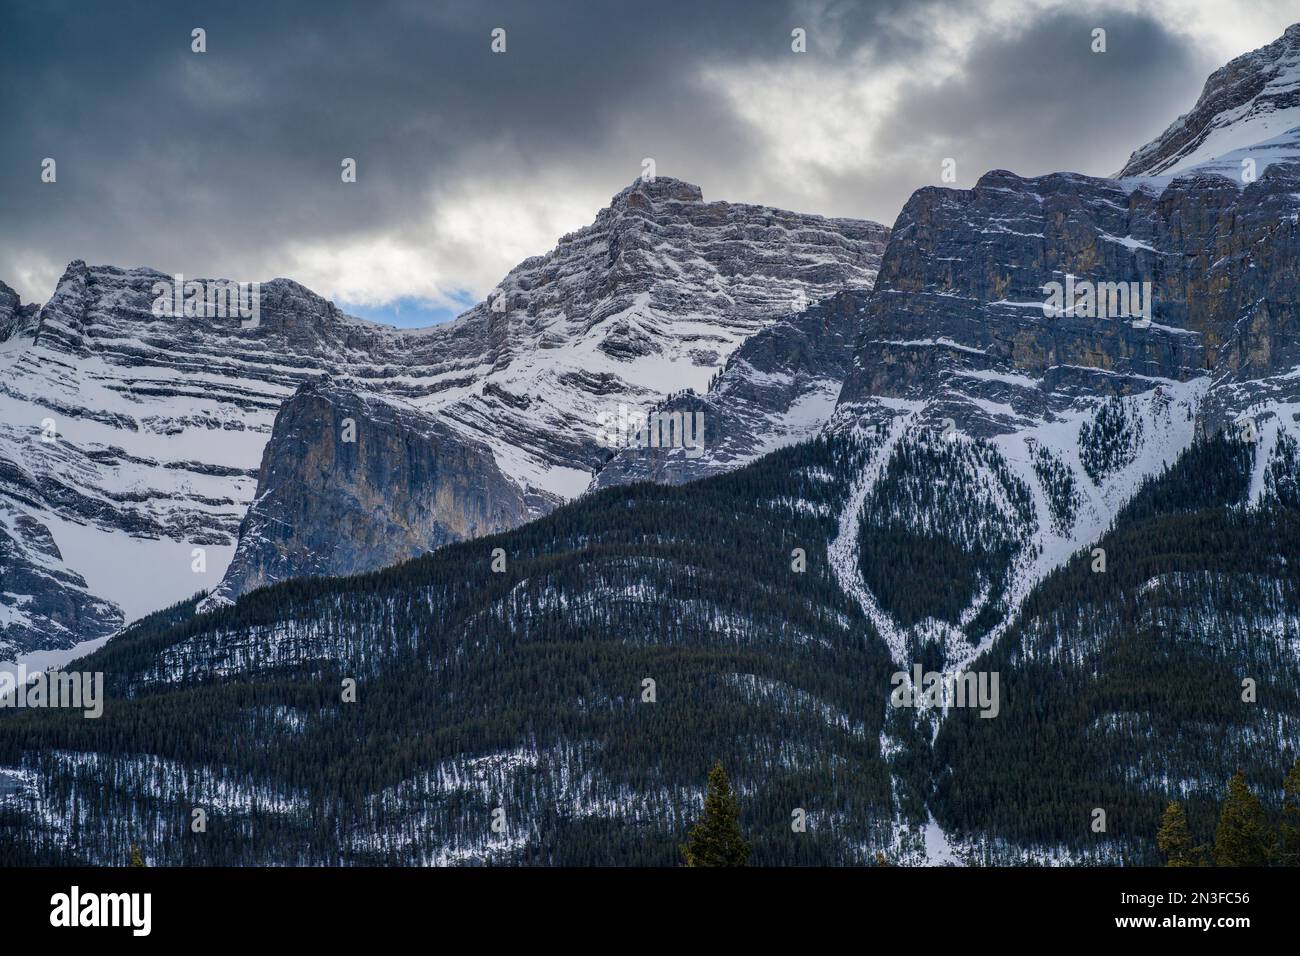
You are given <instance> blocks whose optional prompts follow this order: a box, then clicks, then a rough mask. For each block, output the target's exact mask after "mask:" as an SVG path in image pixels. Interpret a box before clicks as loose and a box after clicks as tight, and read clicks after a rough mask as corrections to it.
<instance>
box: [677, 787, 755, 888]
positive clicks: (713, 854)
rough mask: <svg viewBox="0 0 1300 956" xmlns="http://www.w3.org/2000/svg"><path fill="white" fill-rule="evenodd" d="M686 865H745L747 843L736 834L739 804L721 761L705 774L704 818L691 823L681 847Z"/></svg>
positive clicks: (746, 860)
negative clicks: (691, 826)
mask: <svg viewBox="0 0 1300 956" xmlns="http://www.w3.org/2000/svg"><path fill="white" fill-rule="evenodd" d="M682 857H683V858H684V859H685V861H686V865H687V866H746V865H748V863H749V844H748V843H746V842H745V838H744V837H743V836H741V834H740V805H739V804H738V803H737V802H736V795H735V793H734V792H732V789H731V781H730V780H729V779H727V771H725V770H723V769H722V761H718V762H717V763H715V764H714V765H713V769H712V770H710V771H709V790H708V793H707V794H705V797H704V816H702V817H701V818H700V822H699V823H697V824H695V827H694V829H692V830H691V835H690V836H689V837H688V838H687V840H686V845H685V846H683V847H682Z"/></svg>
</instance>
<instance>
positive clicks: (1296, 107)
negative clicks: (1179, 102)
mask: <svg viewBox="0 0 1300 956" xmlns="http://www.w3.org/2000/svg"><path fill="white" fill-rule="evenodd" d="M1296 127H1300V23H1295V24H1292V25H1291V26H1289V27H1287V29H1286V32H1285V33H1283V34H1282V36H1280V37H1278V39H1276V40H1274V41H1273V42H1272V43H1270V44H1268V45H1267V46H1263V47H1260V48H1259V49H1258V50H1253V51H1251V52H1250V53H1246V54H1243V55H1242V56H1239V57H1237V58H1236V59H1235V60H1233V61H1232V62H1230V63H1228V65H1227V66H1224V67H1222V68H1220V69H1218V70H1215V71H1214V73H1212V74H1211V75H1210V78H1209V79H1208V80H1206V81H1205V88H1204V89H1203V90H1202V91H1201V95H1200V98H1199V99H1197V101H1196V105H1195V106H1193V107H1192V109H1191V112H1188V113H1185V114H1183V115H1182V116H1180V117H1178V119H1176V120H1174V122H1173V123H1172V124H1170V126H1169V128H1168V129H1166V130H1165V131H1164V132H1163V133H1161V134H1160V136H1158V137H1157V138H1156V139H1154V140H1152V141H1151V142H1150V143H1148V144H1147V145H1145V146H1143V147H1141V148H1140V149H1138V150H1136V151H1134V153H1133V154H1132V155H1131V156H1130V157H1129V161H1128V162H1127V163H1126V164H1125V166H1124V168H1123V169H1121V170H1120V171H1119V172H1118V173H1116V174H1115V178H1117V179H1122V178H1127V177H1130V176H1158V175H1167V174H1170V173H1177V172H1179V171H1182V170H1185V169H1189V168H1191V167H1193V166H1197V165H1199V164H1201V163H1204V162H1206V161H1208V160H1211V159H1214V158H1216V157H1219V156H1223V155H1224V154H1226V153H1231V152H1233V151H1234V150H1239V149H1242V148H1243V147H1248V146H1253V145H1255V144H1257V143H1263V142H1265V141H1268V140H1272V139H1274V138H1276V137H1279V136H1282V135H1283V134H1285V133H1288V132H1290V131H1291V130H1294V129H1295V128H1296Z"/></svg>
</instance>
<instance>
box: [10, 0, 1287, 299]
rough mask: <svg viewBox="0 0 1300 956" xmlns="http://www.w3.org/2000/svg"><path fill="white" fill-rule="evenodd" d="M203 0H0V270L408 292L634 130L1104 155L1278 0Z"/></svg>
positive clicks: (1015, 160)
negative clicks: (796, 43)
mask: <svg viewBox="0 0 1300 956" xmlns="http://www.w3.org/2000/svg"><path fill="white" fill-rule="evenodd" d="M211 8H212V11H211V12H209V11H208V10H206V9H205V5H204V4H192V3H185V2H177V0H168V2H155V3H145V2H134V3H133V2H123V0H115V2H95V3H89V2H69V3H57V2H50V0H41V2H27V0H3V3H2V4H0V118H3V123H4V130H3V133H0V280H3V281H5V282H7V283H8V284H9V285H11V286H13V287H14V288H16V289H17V290H18V291H19V293H20V294H21V295H22V296H23V298H24V300H27V301H32V300H34V301H42V300H44V299H45V298H47V297H48V296H49V294H50V292H51V291H52V289H53V287H54V285H55V283H56V282H57V280H58V277H59V276H60V275H61V273H62V271H63V268H64V266H65V265H66V264H67V262H68V261H69V260H72V259H85V260H86V261H88V262H91V263H111V264H115V265H121V266H136V265H149V266H153V267H155V268H158V269H162V270H164V271H166V272H183V273H185V274H187V275H191V276H209V277H210V276H222V277H229V278H233V279H238V280H241V281H251V280H263V281H264V280H266V279H270V278H273V277H276V276H287V277H290V278H293V279H296V280H298V281H300V282H302V283H303V284H305V285H307V286H309V287H310V288H312V289H314V290H316V291H317V292H319V293H321V294H322V295H326V296H329V297H330V298H333V299H334V300H335V301H337V302H339V303H340V305H342V306H343V307H344V308H346V309H347V310H348V311H350V312H353V313H355V314H359V315H366V316H369V317H372V318H378V319H380V320H382V321H390V322H396V323H398V324H404V325H411V324H427V323H428V322H429V321H435V320H441V319H444V318H446V317H448V316H449V315H452V314H454V313H456V312H459V311H461V310H462V309H463V308H465V307H466V306H468V305H469V304H472V303H473V302H474V301H477V300H478V299H479V298H481V297H482V296H483V295H484V294H485V293H486V292H487V291H488V290H489V289H490V288H491V287H492V286H493V285H494V284H495V283H496V282H497V281H498V280H499V279H500V278H501V277H502V276H503V275H504V274H505V273H506V272H507V271H508V270H509V269H510V268H511V267H512V266H514V265H515V264H516V263H518V262H519V261H520V260H521V259H524V258H526V257H527V256H530V255H537V254H540V253H544V252H546V251H547V250H548V249H550V248H552V247H553V246H554V244H555V241H556V240H557V239H558V238H559V237H560V236H561V235H563V234H564V233H565V232H569V231H572V230H573V229H576V228H579V227H581V226H583V225H586V224H587V223H589V222H590V221H591V220H592V218H593V217H594V216H595V214H596V212H597V210H599V209H600V208H601V207H602V206H604V205H606V204H607V203H608V201H609V199H610V197H611V196H612V195H613V194H614V193H616V192H618V190H620V189H621V188H623V187H624V186H626V185H627V184H629V183H630V182H632V180H633V179H634V178H636V177H637V176H638V175H639V174H640V172H641V161H642V159H643V158H644V157H653V158H654V159H655V161H656V165H657V172H658V174H659V175H663V176H675V177H678V178H680V179H685V180H689V181H690V182H694V183H697V184H699V185H700V186H701V187H702V189H703V190H704V196H705V199H709V200H711V199H726V200H729V201H732V202H753V203H767V204H770V205H775V206H781V207H785V208H789V209H794V210H798V211H801V212H816V213H822V214H826V215H835V216H851V217H860V218H868V219H875V220H877V221H880V222H883V223H886V224H892V222H893V220H894V217H895V216H896V215H897V213H898V211H899V209H900V208H901V207H902V204H903V203H904V201H905V200H906V199H907V196H908V195H909V194H910V193H911V191H912V190H913V189H916V188H917V187H919V186H923V185H927V184H932V183H939V182H940V173H941V164H942V162H943V159H944V158H945V157H952V158H954V159H955V160H956V162H957V185H958V186H969V185H970V184H972V183H973V182H974V181H975V180H976V179H978V178H979V176H980V175H981V174H982V173H983V172H985V171H986V170H988V169H991V168H1005V169H1010V170H1012V171H1014V172H1017V173H1020V174H1022V175H1036V174H1041V173H1047V172H1053V171H1057V170H1063V169H1069V170H1076V171H1079V172H1084V173H1090V174H1094V175H1107V174H1110V173H1113V172H1114V171H1115V170H1117V169H1118V168H1119V167H1120V166H1121V165H1122V164H1123V162H1124V160H1125V159H1127V157H1128V154H1129V153H1130V152H1131V151H1132V150H1133V149H1135V148H1136V147H1138V146H1140V145H1142V144H1143V143H1145V142H1147V141H1148V140H1150V139H1152V138H1154V137H1155V136H1156V135H1158V134H1159V133H1160V132H1161V131H1162V130H1163V129H1164V128H1165V127H1166V126H1167V125H1168V124H1169V123H1170V122H1172V121H1173V120H1174V119H1175V118H1176V117H1177V116H1178V115H1179V114H1180V113H1182V112H1185V111H1186V110H1188V109H1189V108H1190V107H1191V105H1192V103H1193V102H1194V101H1195V99H1196V96H1197V95H1198V94H1199V92H1200V89H1201V86H1202V84H1203V83H1204V81H1205V78H1206V77H1207V76H1208V74H1209V73H1210V72H1211V71H1213V70H1214V69H1216V68H1217V67H1219V66H1221V65H1223V64H1224V63H1225V62H1227V61H1228V60H1229V59H1231V58H1232V57H1234V56H1236V55H1238V54H1240V53H1244V52H1246V51H1247V50H1251V49H1254V48H1256V47H1259V46H1262V45H1263V44H1265V43H1268V42H1270V41H1271V40H1273V39H1275V38H1276V37H1277V36H1279V35H1280V34H1281V33H1282V31H1283V30H1284V29H1285V28H1286V26H1287V25H1288V24H1289V23H1290V22H1293V21H1295V20H1300V9H1298V8H1297V5H1296V4H1295V3H1294V0H1287V2H1283V0H1143V2H1118V3H1090V2H1087V0H1067V2H1055V0H1050V2H1049V0H993V2H989V0H969V2H961V0H919V2H918V0H861V2H847V0H797V2H789V3H784V2H765V0H737V2H734V3H733V2H717V0H713V2H711V0H680V2H679V0H632V2H613V0H604V2H594V0H593V2H587V3H577V2H572V3H566V2H559V0H521V2H517V3H495V2H483V0H480V2H439V0H393V2H379V0H369V2H337V3H330V2H326V0H317V2H312V3H303V4H301V5H296V4H275V5H274V6H273V5H272V4H269V3H265V2H256V3H241V2H222V3H219V4H217V3H214V4H211ZM195 27H202V28H204V29H205V30H206V32H207V52H206V53H202V54H200V53H194V52H192V51H191V31H192V30H193V29H194V28H195ZM497 27H500V28H503V29H504V30H505V31H506V52H505V53H501V54H496V53H493V52H492V51H491V49H490V45H491V32H492V30H493V29H494V28H497ZM796 27H798V28H802V29H804V30H806V31H807V52H806V53H804V54H796V53H794V52H792V51H791V30H793V29H794V28H796ZM1097 27H1101V28H1103V29H1105V30H1106V40H1107V50H1106V52H1105V53H1104V54H1095V53H1093V52H1092V50H1091V43H1092V36H1091V34H1092V30H1093V29H1094V28H1097ZM45 157H53V158H54V159H55V160H56V162H57V182H55V183H54V184H47V183H42V182H41V163H42V160H43V159H44V158H45ZM344 157H352V158H355V159H356V161H357V182H356V183H353V184H344V183H342V182H341V179H340V163H341V161H342V160H343V158H344Z"/></svg>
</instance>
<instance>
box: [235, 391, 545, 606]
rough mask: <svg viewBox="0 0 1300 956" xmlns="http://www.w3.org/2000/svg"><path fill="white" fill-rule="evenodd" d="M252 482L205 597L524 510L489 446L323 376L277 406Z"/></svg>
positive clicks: (409, 548) (390, 559)
mask: <svg viewBox="0 0 1300 956" xmlns="http://www.w3.org/2000/svg"><path fill="white" fill-rule="evenodd" d="M257 486H258V494H257V497H256V498H255V499H254V501H253V503H252V505H250V507H249V509H248V514H247V516H246V517H245V518H244V521H243V523H242V524H241V525H240V529H239V547H238V549H237V550H236V552H235V557H234V559H233V561H232V562H231V566H230V569H229V571H228V573H227V574H226V576H225V578H224V579H223V581H222V582H221V586H220V587H219V588H218V589H217V591H216V592H215V594H214V595H213V598H212V603H213V604H216V603H222V602H228V601H231V600H233V599H234V598H237V597H238V596H239V595H240V594H242V593H244V592H245V591H248V590H252V589H253V588H256V587H260V586H262V585H265V584H269V583H271V582H273V581H279V580H283V579H285V578H290V577H303V576H308V575H330V576H334V575H347V574H357V573H360V572H362V571H369V570H373V569H375V568H380V567H385V566H387V565H389V564H395V563H396V562H398V561H402V560H405V559H407V558H412V557H415V556H417V555H420V554H423V553H425V552H426V551H430V550H432V549H433V548H437V547H439V546H441V545H444V544H447V543H449V542H451V541H460V540H463V539H465V538H476V537H479V536H480V535H484V534H490V533H492V532H494V531H501V530H504V529H506V528H511V527H514V526H515V525H517V524H520V523H521V522H523V521H524V520H526V519H527V518H528V517H531V516H532V513H531V512H530V509H529V507H528V505H527V503H526V502H525V500H524V495H523V493H522V492H521V490H520V488H519V486H518V485H516V484H515V483H514V482H513V481H511V480H510V479H509V478H508V477H507V476H506V475H504V474H503V473H502V472H501V470H500V469H499V468H498V467H497V465H496V462H495V461H494V460H493V458H492V455H491V453H490V452H489V451H488V449H487V448H486V447H485V446H483V445H479V444H475V443H472V442H469V441H468V440H466V439H465V438H463V437H461V436H460V435H458V434H457V433H456V432H454V431H453V430H452V429H450V428H448V427H447V426H446V425H443V424H442V423H440V422H439V421H438V420H437V419H436V418H433V417H432V416H429V415H425V414H423V413H421V412H418V411H415V410H413V409H410V408H404V407H402V406H398V405H392V404H389V403H387V402H384V401H382V400H380V399H377V398H374V397H370V396H362V395H358V394H357V393H355V392H352V391H349V390H346V389H342V388H339V387H338V386H335V385H333V384H332V383H331V382H329V381H328V379H326V380H323V381H320V382H313V383H310V384H308V385H304V386H302V387H301V388H300V389H299V390H298V391H297V392H296V393H295V394H294V395H293V396H292V397H291V398H289V399H288V400H287V401H286V402H285V403H284V405H282V406H281V408H280V412H279V414H278V415H276V418H275V426H274V428H273V429H272V431H271V439H270V441H269V442H267V445H266V450H265V451H264V452H263V455H262V467H261V469H260V470H259V472H258V479H257Z"/></svg>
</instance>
